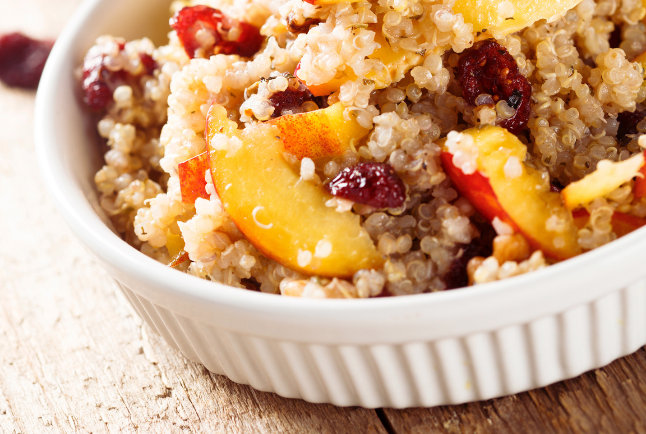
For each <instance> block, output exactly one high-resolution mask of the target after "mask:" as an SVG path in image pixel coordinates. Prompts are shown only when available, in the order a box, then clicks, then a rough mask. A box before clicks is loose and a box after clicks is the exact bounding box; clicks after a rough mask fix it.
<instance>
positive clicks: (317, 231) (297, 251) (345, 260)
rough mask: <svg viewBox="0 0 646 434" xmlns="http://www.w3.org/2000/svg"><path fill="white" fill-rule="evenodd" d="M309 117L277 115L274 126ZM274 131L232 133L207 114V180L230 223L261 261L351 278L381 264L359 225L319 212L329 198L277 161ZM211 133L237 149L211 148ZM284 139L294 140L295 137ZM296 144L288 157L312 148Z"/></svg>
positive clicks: (229, 125) (232, 127)
mask: <svg viewBox="0 0 646 434" xmlns="http://www.w3.org/2000/svg"><path fill="white" fill-rule="evenodd" d="M331 108H332V107H330V108H328V109H325V110H329V109H331ZM333 110H338V108H335V109H333ZM321 111H323V110H321ZM312 113H316V112H310V113H305V114H301V115H291V116H283V117H282V118H286V119H283V120H282V121H281V122H282V123H283V126H288V125H290V124H291V125H294V128H295V130H296V128H297V126H298V123H299V122H300V121H299V119H300V120H301V121H302V120H303V119H304V118H306V119H307V120H309V121H311V122H312V123H315V122H318V121H320V120H321V118H320V117H319V115H320V113H317V114H316V116H315V117H314V115H312ZM328 113H329V112H328ZM337 113H338V112H337ZM290 118H291V119H292V120H291V121H290ZM279 119H281V118H279ZM345 122H350V123H351V122H352V121H345ZM331 123H332V125H334V122H331ZM317 128H318V127H314V128H313V130H308V129H307V128H305V129H302V130H301V131H302V134H306V133H307V134H310V131H319V130H318V129H317ZM354 128H356V126H354V127H352V128H351V129H352V130H355V131H356V129H354ZM281 131H285V130H284V129H283V130H281V127H279V125H276V122H268V123H263V124H257V125H256V126H254V127H251V128H246V129H244V130H238V129H237V125H236V124H235V122H232V121H230V120H229V119H227V117H226V110H225V109H224V108H223V107H222V106H219V105H213V106H211V108H210V109H209V113H208V116H207V137H208V146H209V150H210V165H211V173H212V176H213V182H214V184H215V188H216V190H217V192H218V195H219V196H220V199H221V200H222V203H223V205H224V209H225V210H226V212H227V213H228V214H229V216H231V219H232V220H233V221H234V222H235V224H236V226H237V227H238V228H239V229H240V231H241V232H242V233H243V234H245V236H246V237H247V239H248V240H249V241H250V242H251V243H252V244H253V245H254V246H255V247H256V248H257V249H258V250H259V251H261V252H262V253H263V254H264V255H265V256H267V257H269V258H272V259H274V260H276V261H277V262H279V263H281V264H282V265H284V266H286V267H289V268H292V269H294V270H298V271H300V272H302V273H305V274H310V275H311V274H316V275H320V276H329V277H351V276H352V275H353V274H354V273H355V272H357V271H358V270H360V269H363V268H379V267H381V266H382V265H383V262H384V259H383V258H382V256H381V255H380V254H379V252H378V251H377V249H376V247H375V244H374V243H373V241H372V240H371V238H370V236H369V235H368V233H367V232H366V231H365V230H364V229H363V228H362V227H361V225H360V220H359V216H357V215H355V214H352V213H350V212H344V213H339V212H337V211H335V210H334V208H330V207H327V206H326V205H325V202H327V201H328V200H329V199H331V198H332V196H331V195H329V194H327V193H326V192H325V191H324V190H323V189H322V188H321V187H320V186H318V185H315V184H314V183H311V182H305V181H302V180H301V179H300V176H299V175H298V174H297V173H296V172H295V171H294V169H293V168H292V167H291V166H290V164H289V163H288V162H287V161H286V160H285V159H284V158H283V153H284V152H285V139H284V138H283V137H282V135H283V134H284V133H283V132H281ZM219 133H224V134H226V135H227V136H229V137H232V138H233V137H235V138H237V139H239V140H240V141H241V143H242V146H240V147H239V148H237V150H235V151H234V152H230V150H218V149H216V146H214V143H215V142H216V141H217V140H220V139H221V138H222V137H221V136H216V134H219ZM287 137H292V138H293V140H297V139H298V137H300V136H299V135H298V134H293V135H291V136H285V138H287ZM303 139H304V141H305V142H307V143H306V144H304V145H303V146H302V147H301V146H299V145H298V144H296V143H295V142H293V143H292V148H291V151H292V152H296V153H301V150H305V149H306V150H310V151H317V150H316V149H313V148H312V146H313V145H312V144H313V143H315V142H313V141H310V138H308V137H303ZM290 140H291V139H290ZM346 140H347V141H348V142H349V141H350V140H351V139H346ZM341 148H342V147H341ZM317 152H318V151H317ZM304 153H305V152H302V153H301V155H303V154H304ZM324 154H325V152H319V153H318V154H317V155H324ZM309 155H312V154H309Z"/></svg>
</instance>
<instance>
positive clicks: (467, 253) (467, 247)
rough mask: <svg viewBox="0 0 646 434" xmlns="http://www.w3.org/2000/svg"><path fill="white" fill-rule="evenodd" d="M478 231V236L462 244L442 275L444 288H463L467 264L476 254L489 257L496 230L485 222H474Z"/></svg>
mask: <svg viewBox="0 0 646 434" xmlns="http://www.w3.org/2000/svg"><path fill="white" fill-rule="evenodd" d="M474 225H475V226H476V227H477V228H478V230H479V231H480V236H479V237H477V238H474V239H473V240H471V243H469V244H462V245H461V246H460V250H459V251H458V255H457V257H456V258H455V259H454V260H453V262H451V265H450V266H449V269H448V271H447V272H446V273H444V276H443V277H442V278H443V280H444V283H445V284H446V289H456V288H463V287H465V286H468V285H469V276H468V274H467V265H468V264H469V261H470V260H471V259H473V258H475V257H476V256H483V257H485V258H486V257H489V256H491V254H492V253H493V239H494V237H495V236H496V232H495V231H494V230H493V228H492V227H491V225H490V224H489V223H486V222H474Z"/></svg>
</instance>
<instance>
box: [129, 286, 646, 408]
mask: <svg viewBox="0 0 646 434" xmlns="http://www.w3.org/2000/svg"><path fill="white" fill-rule="evenodd" d="M122 288H123V290H124V292H125V294H126V296H127V298H128V299H129V300H130V302H131V303H132V305H133V307H134V308H135V310H136V311H137V312H138V313H139V315H140V316H141V317H142V319H143V320H144V321H145V322H146V323H147V324H148V325H149V326H150V327H151V328H152V329H153V330H154V331H156V332H158V333H159V334H160V335H161V336H162V337H164V339H165V340H166V341H167V342H168V343H169V344H170V345H171V346H172V347H174V348H177V349H178V350H179V351H181V352H182V353H183V354H184V355H185V356H186V357H187V358H189V359H191V360H193V361H195V362H199V363H202V364H204V366H206V368H207V369H209V370H210V371H212V372H215V373H217V374H223V375H226V376H227V377H229V378H230V379H231V380H233V381H235V382H238V383H243V384H249V385H251V386H252V387H254V388H256V389H258V390H262V391H267V392H275V393H277V394H279V395H281V396H284V397H288V398H301V399H305V400H307V401H310V402H327V403H332V404H335V405H339V406H350V405H360V406H363V407H368V408H375V407H392V408H406V407H416V406H423V407H430V406H436V405H443V404H459V403H464V402H470V401H478V400H485V399H490V398H494V397H497V396H503V395H509V394H514V393H518V392H522V391H526V390H530V389H533V388H536V387H542V386H545V385H548V384H551V383H554V382H556V381H560V380H564V379H567V378H572V377H574V376H577V375H579V374H581V373H583V372H585V371H588V370H590V369H593V368H598V367H601V366H603V365H606V364H608V363H610V362H611V361H613V360H615V359H617V358H619V357H622V356H624V355H627V354H630V353H632V352H634V351H636V350H637V349H638V348H640V347H641V346H642V345H644V344H646V316H645V315H644V314H643V312H644V311H646V280H640V281H638V282H636V283H634V284H632V285H630V286H628V287H625V288H623V289H620V290H618V291H615V292H612V293H609V294H607V295H605V296H603V297H601V298H598V299H597V300H594V301H592V302H590V303H588V304H584V305H580V306H577V307H574V308H572V309H569V310H567V311H565V312H561V313H559V314H555V315H552V316H548V317H543V318H539V319H536V320H534V321H531V322H528V323H525V324H513V325H509V326H506V327H504V328H500V329H497V330H491V331H489V332H481V333H477V334H472V335H468V336H456V337H446V338H444V339H438V340H434V341H428V342H402V343H401V344H377V345H359V344H358V345H328V344H319V343H316V342H289V341H281V340H273V339H266V338H263V337H258V336H251V335H248V334H241V333H236V332H235V331H233V330H225V329H223V328H221V327H217V326H214V325H212V324H204V323H201V322H198V321H195V320H192V319H190V318H187V317H185V316H182V315H179V314H177V313H174V312H171V311H170V310H168V309H165V308H162V307H161V306H158V305H154V304H153V303H151V302H150V301H149V300H147V299H145V298H144V297H142V296H140V295H137V294H136V293H135V292H134V291H132V290H130V289H128V288H126V287H124V286H122Z"/></svg>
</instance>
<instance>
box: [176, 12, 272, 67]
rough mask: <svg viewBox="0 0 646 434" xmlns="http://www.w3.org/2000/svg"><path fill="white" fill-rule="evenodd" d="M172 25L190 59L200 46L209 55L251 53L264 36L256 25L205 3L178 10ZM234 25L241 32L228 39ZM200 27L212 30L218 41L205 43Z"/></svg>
mask: <svg viewBox="0 0 646 434" xmlns="http://www.w3.org/2000/svg"><path fill="white" fill-rule="evenodd" d="M170 26H171V27H172V28H173V29H174V30H175V31H177V37H178V38H179V40H180V41H181V42H182V45H183V46H184V51H186V54H187V55H188V57H190V58H191V59H193V58H195V57H197V55H198V50H199V49H200V48H203V49H204V52H205V53H206V55H207V57H208V56H210V55H211V54H220V53H221V54H238V55H240V56H244V57H251V56H253V55H254V54H255V53H256V52H257V51H258V50H259V49H260V46H261V45H262V42H263V41H264V39H265V38H264V36H262V35H261V34H260V29H258V28H257V27H255V26H252V25H251V24H249V23H245V22H244V21H238V20H235V19H233V18H230V17H228V16H226V15H225V14H223V13H222V12H221V11H219V10H218V9H214V8H211V7H208V6H203V5H198V6H188V7H185V8H183V9H181V10H179V11H178V12H177V13H176V14H175V16H173V18H171V20H170ZM234 28H236V33H237V32H239V36H238V37H237V38H236V39H235V40H229V39H228V37H229V35H230V32H231V30H232V29H234ZM200 30H205V31H207V32H209V33H210V34H211V36H213V39H214V41H215V43H214V44H213V45H211V46H207V47H205V46H203V45H202V43H200V42H199V41H198V40H197V32H198V31H200Z"/></svg>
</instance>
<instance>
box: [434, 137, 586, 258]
mask: <svg viewBox="0 0 646 434" xmlns="http://www.w3.org/2000/svg"><path fill="white" fill-rule="evenodd" d="M462 134H466V135H469V136H471V137H472V138H473V146H475V148H476V150H477V151H476V152H477V158H476V168H475V172H474V173H469V174H465V173H464V172H463V171H462V169H460V168H459V167H456V166H455V165H454V163H453V161H454V159H453V156H454V154H452V153H451V151H450V149H449V147H447V146H446V142H445V146H444V150H443V152H442V164H443V166H444V169H445V170H446V172H447V173H448V175H449V176H450V177H451V180H452V181H453V183H454V185H455V186H456V187H457V189H458V190H459V191H460V192H461V193H462V195H464V196H465V197H466V198H467V199H469V200H470V201H471V202H472V203H473V205H474V206H475V207H476V208H477V209H478V211H480V213H481V214H482V215H483V216H485V217H486V218H487V219H489V221H493V220H494V219H495V218H498V219H499V220H500V221H501V222H503V223H506V224H508V225H509V226H511V228H512V229H514V231H515V232H520V233H522V234H523V235H524V236H525V238H526V239H527V240H528V241H529V243H530V244H531V245H532V247H534V248H535V249H540V250H542V251H543V253H545V254H546V255H547V256H550V257H552V258H554V259H559V260H560V259H567V258H569V257H572V256H574V255H576V254H578V253H580V248H579V246H578V243H577V228H576V226H575V225H574V222H573V220H572V215H571V213H570V212H569V211H568V210H567V209H565V207H564V206H563V204H562V202H561V196H560V195H559V194H558V193H554V192H550V191H549V184H548V182H547V181H546V179H545V178H544V177H543V176H542V175H541V173H540V172H538V171H537V170H535V169H533V168H531V167H529V166H527V165H525V164H524V163H523V161H524V159H525V155H526V154H527V147H526V146H525V145H524V144H523V143H521V141H520V140H518V138H517V137H516V136H515V135H513V134H511V133H509V132H508V131H507V130H505V129H504V128H501V127H495V126H485V127H479V128H471V129H468V130H465V131H463V132H462ZM453 152H457V151H455V150H454V151H453ZM506 165H507V169H506V168H505V166H506ZM554 216H555V217H554ZM550 219H551V220H550ZM555 219H557V220H556V221H555ZM555 227H558V229H559V230H558V231H555V230H550V229H554V228H555Z"/></svg>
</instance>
